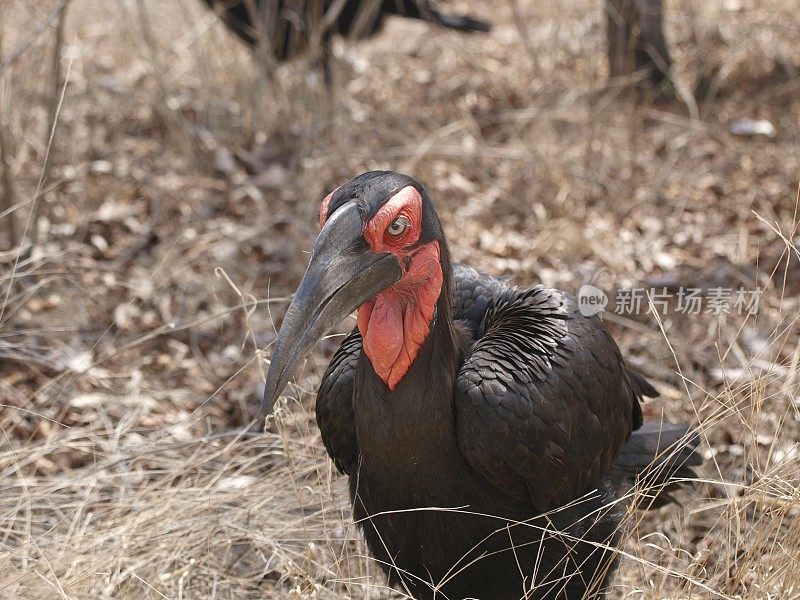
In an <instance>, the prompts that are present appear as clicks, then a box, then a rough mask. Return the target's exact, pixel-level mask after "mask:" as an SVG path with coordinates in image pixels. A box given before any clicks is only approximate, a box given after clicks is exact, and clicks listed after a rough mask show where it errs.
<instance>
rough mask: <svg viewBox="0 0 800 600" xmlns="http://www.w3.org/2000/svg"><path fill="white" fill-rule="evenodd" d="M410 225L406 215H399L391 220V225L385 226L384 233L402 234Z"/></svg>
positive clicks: (395, 235)
mask: <svg viewBox="0 0 800 600" xmlns="http://www.w3.org/2000/svg"><path fill="white" fill-rule="evenodd" d="M410 226H411V223H410V222H409V220H408V219H407V218H406V217H403V216H399V217H397V218H396V219H395V220H394V221H392V223H391V225H389V227H387V228H386V233H388V234H389V235H391V236H394V237H397V236H399V235H403V234H404V233H405V231H406V229H408V228H409V227H410Z"/></svg>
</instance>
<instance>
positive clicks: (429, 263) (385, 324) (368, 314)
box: [358, 240, 445, 390]
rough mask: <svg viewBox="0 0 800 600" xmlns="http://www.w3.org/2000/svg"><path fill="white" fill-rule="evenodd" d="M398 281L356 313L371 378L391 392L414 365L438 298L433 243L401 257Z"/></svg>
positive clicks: (437, 267)
mask: <svg viewBox="0 0 800 600" xmlns="http://www.w3.org/2000/svg"><path fill="white" fill-rule="evenodd" d="M403 262H404V264H405V266H404V273H403V277H402V278H401V279H400V281H398V282H397V283H395V284H394V285H392V286H391V287H389V288H387V289H385V290H383V291H382V292H380V293H379V294H378V295H377V296H375V297H374V298H372V299H371V300H370V301H368V302H366V303H365V304H363V305H362V306H361V307H360V308H359V309H358V329H359V330H360V331H361V337H362V338H363V347H364V352H365V353H366V355H367V356H368V357H369V359H370V362H371V363H372V366H373V367H374V369H375V373H376V374H377V375H378V376H379V377H380V378H381V380H382V381H383V382H384V383H385V384H386V385H387V386H388V388H389V389H390V390H394V389H395V388H396V387H397V386H398V384H399V383H400V381H402V380H403V379H404V378H405V377H406V376H407V374H408V372H409V371H410V369H411V367H412V366H413V365H414V363H415V362H416V361H417V358H418V356H419V353H420V351H421V350H422V347H423V345H424V344H425V342H426V340H427V338H428V337H429V335H430V333H431V329H432V325H433V323H434V318H435V315H436V312H437V303H438V299H439V298H440V297H441V296H442V294H443V287H445V286H443V284H444V279H445V277H444V274H443V273H444V272H443V269H442V263H441V262H440V245H439V242H438V241H435V240H434V241H432V242H428V243H426V244H423V245H422V246H420V247H418V248H416V249H415V250H414V252H413V254H409V255H408V256H404V257H403Z"/></svg>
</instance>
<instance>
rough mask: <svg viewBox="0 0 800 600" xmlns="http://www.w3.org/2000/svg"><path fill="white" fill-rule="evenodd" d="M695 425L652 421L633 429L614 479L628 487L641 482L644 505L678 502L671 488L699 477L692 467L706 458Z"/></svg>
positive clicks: (653, 505) (618, 458)
mask: <svg viewBox="0 0 800 600" xmlns="http://www.w3.org/2000/svg"><path fill="white" fill-rule="evenodd" d="M698 445H699V440H698V437H697V434H696V433H694V432H693V431H692V429H691V428H690V427H689V426H687V425H683V424H678V423H659V422H649V423H645V424H644V425H642V426H641V427H640V428H639V429H637V430H636V431H634V432H633V433H631V437H630V439H628V441H627V442H626V443H625V446H623V448H622V451H621V452H620V454H619V456H617V459H616V462H615V464H614V467H613V469H612V474H611V476H612V480H613V481H614V483H615V484H616V485H617V486H618V487H620V488H622V489H624V490H626V491H629V490H630V488H631V487H633V485H634V484H635V483H636V482H637V480H638V482H639V488H638V489H639V490H640V491H641V493H642V494H643V495H644V497H645V499H644V501H643V502H642V503H641V507H642V508H659V507H661V506H664V505H665V504H668V503H670V502H675V499H674V498H673V497H672V495H671V492H674V491H675V490H676V489H677V488H678V487H679V481H676V480H681V479H692V478H694V477H696V475H695V472H694V470H693V469H692V467H698V466H700V465H701V464H702V462H703V459H702V457H701V456H700V454H699V453H698V452H697V447H698Z"/></svg>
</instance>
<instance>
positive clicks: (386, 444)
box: [353, 273, 463, 497]
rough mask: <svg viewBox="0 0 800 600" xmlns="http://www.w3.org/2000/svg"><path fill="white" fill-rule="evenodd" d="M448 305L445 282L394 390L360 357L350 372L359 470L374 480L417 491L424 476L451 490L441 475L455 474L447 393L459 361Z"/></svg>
mask: <svg viewBox="0 0 800 600" xmlns="http://www.w3.org/2000/svg"><path fill="white" fill-rule="evenodd" d="M449 275H450V274H449V273H447V274H446V276H445V279H446V280H449ZM445 299H446V300H445ZM450 304H451V299H450V286H449V281H445V282H444V285H443V286H442V294H441V296H440V298H439V299H438V301H437V302H436V310H435V315H434V318H433V321H432V323H431V327H430V332H429V333H428V336H427V338H426V339H425V341H424V343H423V344H422V347H421V348H420V351H419V353H418V355H417V358H416V360H414V362H413V363H412V364H411V366H410V368H409V369H408V372H407V373H406V375H405V376H404V377H403V378H402V379H401V380H400V381H399V382H398V384H397V386H396V387H395V388H394V389H389V387H388V386H387V385H386V384H385V382H384V381H383V380H382V379H381V377H380V376H379V375H378V374H377V373H376V372H375V369H374V367H373V365H372V362H371V360H370V359H369V357H368V356H366V354H362V356H361V359H360V361H359V364H358V368H357V370H356V378H357V381H356V385H355V386H354V390H355V392H354V396H353V409H354V413H355V418H356V430H357V436H358V440H359V446H360V448H361V455H362V466H363V467H364V468H365V469H368V470H369V471H370V472H371V473H373V474H380V475H376V477H389V478H391V477H394V478H396V479H400V480H403V481H404V482H405V483H406V484H407V487H408V489H409V490H417V488H418V487H419V486H417V485H416V483H415V482H417V481H418V480H419V481H424V480H425V478H426V476H428V475H430V477H428V479H427V480H428V481H431V480H434V481H437V482H438V483H440V484H441V488H442V489H445V490H446V489H454V485H455V484H454V483H453V482H448V481H446V473H454V472H458V470H457V469H454V468H453V466H452V465H451V464H450V463H451V461H453V460H456V459H457V458H458V457H459V456H460V453H459V452H458V445H457V439H456V434H455V419H454V412H453V392H454V386H455V381H456V377H457V375H458V370H459V368H460V366H461V362H462V361H463V359H462V352H461V347H460V346H461V343H460V334H459V331H458V329H457V327H456V325H455V323H454V322H453V318H452V309H451V306H450ZM418 492H419V490H417V491H415V492H414V494H415V497H416V495H417V494H418ZM419 493H421V492H419ZM426 493H428V492H426ZM430 493H435V492H434V490H430Z"/></svg>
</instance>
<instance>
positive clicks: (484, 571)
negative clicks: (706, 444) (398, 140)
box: [263, 172, 700, 600]
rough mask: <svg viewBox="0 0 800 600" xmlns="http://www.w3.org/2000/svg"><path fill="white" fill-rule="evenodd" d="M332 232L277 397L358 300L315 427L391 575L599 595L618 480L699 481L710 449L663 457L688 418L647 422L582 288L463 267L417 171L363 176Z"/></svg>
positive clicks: (419, 582) (280, 371) (400, 579)
mask: <svg viewBox="0 0 800 600" xmlns="http://www.w3.org/2000/svg"><path fill="white" fill-rule="evenodd" d="M320 225H321V232H320V234H319V237H318V238H317V240H316V243H315V244H314V250H313V254H312V256H311V261H310V263H309V266H308V270H307V271H306V274H305V276H304V278H303V280H302V282H301V284H300V287H299V288H298V290H297V292H296V293H295V295H294V298H293V300H292V302H291V304H290V306H289V309H288V311H287V313H286V316H285V318H284V321H283V326H282V327H281V330H280V334H279V337H278V340H277V342H276V346H275V349H274V352H273V355H272V363H271V365H270V369H269V375H268V377H267V384H266V389H265V392H264V407H263V408H264V411H265V412H266V413H268V412H270V411H271V410H272V406H273V404H274V402H275V400H276V398H277V397H278V395H279V394H280V392H281V391H282V390H283V388H284V387H285V385H286V383H287V382H288V380H289V378H290V377H291V374H292V372H293V371H294V370H295V368H296V367H297V365H298V364H299V363H300V362H301V361H302V359H303V357H304V356H305V354H306V353H307V352H308V350H309V349H310V348H311V346H312V345H313V344H314V342H315V341H316V340H318V339H319V338H320V337H321V336H322V335H323V334H324V333H325V332H326V331H327V330H328V329H329V328H330V327H331V326H332V325H334V324H335V323H337V322H339V321H341V320H342V319H344V318H345V317H346V316H347V315H349V314H350V313H351V312H352V311H354V310H356V309H358V326H357V328H356V329H355V330H354V331H353V332H352V333H351V334H350V335H348V336H347V337H346V338H345V340H344V341H343V342H342V345H341V347H340V348H339V350H338V351H337V352H336V354H335V355H334V357H333V359H332V360H331V363H330V365H329V366H328V369H327V371H326V372H325V374H324V376H323V378H322V383H321V385H320V389H319V393H318V395H317V423H318V425H319V428H320V430H321V432H322V439H323V442H324V443H325V447H326V448H327V450H328V454H330V456H331V458H332V459H333V461H334V463H335V464H336V466H337V468H338V469H339V470H340V471H342V472H343V473H346V474H348V475H349V476H350V495H351V500H352V503H353V513H354V517H355V519H356V520H357V522H358V523H359V524H360V525H361V527H362V529H363V532H364V535H365V537H366V540H367V543H368V545H369V548H370V550H371V552H372V553H373V555H374V556H375V558H376V559H377V560H378V562H379V563H380V565H381V567H382V568H383V570H384V571H385V572H386V574H387V575H388V577H389V581H390V582H391V583H392V584H393V585H395V586H398V587H400V588H403V589H405V590H406V591H407V592H408V593H409V594H410V595H411V596H413V597H414V598H417V599H423V598H424V599H429V598H437V599H438V598H441V599H450V600H460V599H462V598H479V599H481V600H506V599H517V598H553V599H557V598H558V599H568V600H572V599H578V598H587V597H588V598H598V597H602V596H603V595H604V590H605V588H606V586H607V583H608V578H609V575H610V574H611V572H612V571H613V568H614V566H615V562H616V561H615V560H614V552H613V547H614V544H615V543H616V541H617V540H618V538H619V528H620V524H621V519H622V515H623V513H624V512H625V508H626V505H627V502H621V501H620V490H621V489H622V488H623V487H625V484H626V483H627V487H628V488H630V481H631V480H632V479H633V478H634V477H635V476H636V475H637V473H639V472H640V471H642V470H643V469H645V468H646V467H648V466H650V465H653V464H654V463H658V464H657V466H659V467H660V469H657V470H656V471H657V473H656V475H654V479H653V483H655V484H657V485H664V484H666V483H667V481H668V480H669V478H670V476H676V475H677V476H678V477H685V476H691V475H692V472H691V469H690V468H689V467H690V466H692V465H697V464H699V462H700V459H699V456H698V455H697V454H696V453H695V452H694V445H695V443H694V442H690V443H689V444H688V445H684V446H683V449H681V450H677V451H675V452H673V453H672V454H667V455H664V451H665V450H666V449H667V448H668V447H669V446H671V445H672V444H673V443H675V442H677V441H678V440H679V439H680V438H682V437H683V436H684V434H686V433H687V428H686V427H685V426H682V425H672V424H650V423H648V424H645V425H644V426H642V411H641V408H640V406H639V403H640V401H641V400H642V397H643V396H655V395H656V392H655V390H654V389H653V388H652V386H651V385H650V384H649V383H647V382H646V381H645V380H644V378H643V377H641V376H640V375H639V374H637V373H636V372H634V371H632V370H631V369H630V368H628V367H627V366H626V364H625V362H624V361H623V359H622V356H621V355H620V351H619V349H618V348H617V345H616V344H615V343H614V341H613V340H612V338H611V337H610V335H609V333H608V332H607V331H606V329H605V327H604V326H603V324H602V323H601V322H600V321H599V320H598V319H597V318H596V317H585V316H583V315H581V313H580V312H579V311H577V307H576V301H575V299H574V298H573V297H572V296H570V295H568V294H565V293H563V292H559V291H557V290H553V289H549V288H546V287H543V286H533V287H512V286H510V285H509V284H508V283H506V282H505V281H503V280H500V279H497V278H494V277H491V276H488V275H482V274H479V273H478V272H476V271H475V270H473V269H471V268H468V267H464V266H459V265H452V264H451V262H450V253H449V251H448V248H447V242H446V240H445V236H444V232H443V231H442V227H441V225H440V223H439V219H438V217H437V215H436V211H435V210H434V207H433V203H432V202H431V200H430V197H429V196H428V193H427V192H426V191H425V189H424V188H423V187H422V186H421V185H420V184H419V183H418V182H417V181H415V180H414V179H412V178H411V177H408V176H406V175H400V174H397V173H391V172H369V173H364V174H363V175H360V176H358V177H356V178H355V179H353V180H351V181H349V182H347V183H345V184H344V185H342V186H341V187H339V188H338V189H337V190H335V191H334V192H333V193H332V194H329V195H328V196H327V197H326V198H325V200H324V201H323V203H322V209H321V212H320ZM662 490H663V488H662ZM666 498H667V497H666V496H665V495H663V494H661V495H658V492H656V496H655V498H654V500H653V501H654V502H656V503H660V502H662V501H664V500H665V499H666Z"/></svg>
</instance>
